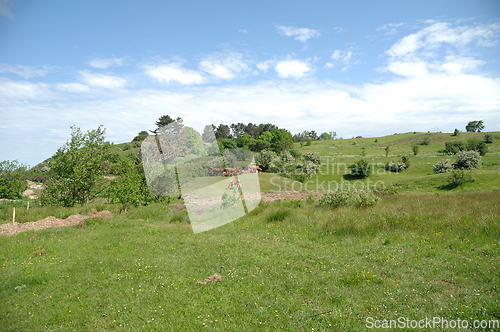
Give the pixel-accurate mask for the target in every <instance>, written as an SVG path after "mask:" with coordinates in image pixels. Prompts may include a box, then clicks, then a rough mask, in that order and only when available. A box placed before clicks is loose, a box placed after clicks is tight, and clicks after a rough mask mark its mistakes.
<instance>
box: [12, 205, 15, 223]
mask: <svg viewBox="0 0 500 332" xmlns="http://www.w3.org/2000/svg"><path fill="white" fill-rule="evenodd" d="M12 222H16V208H12Z"/></svg>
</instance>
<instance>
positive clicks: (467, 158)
mask: <svg viewBox="0 0 500 332" xmlns="http://www.w3.org/2000/svg"><path fill="white" fill-rule="evenodd" d="M480 164H481V156H480V155H479V153H478V152H477V151H460V152H459V153H458V156H457V163H456V165H457V168H460V169H475V168H479V165H480Z"/></svg>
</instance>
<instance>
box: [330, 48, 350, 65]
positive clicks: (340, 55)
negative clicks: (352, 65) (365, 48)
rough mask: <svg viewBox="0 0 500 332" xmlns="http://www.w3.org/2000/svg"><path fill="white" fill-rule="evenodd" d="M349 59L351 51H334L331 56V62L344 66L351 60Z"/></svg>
mask: <svg viewBox="0 0 500 332" xmlns="http://www.w3.org/2000/svg"><path fill="white" fill-rule="evenodd" d="M351 57H352V52H351V51H347V52H346V51H341V50H335V51H334V52H333V53H332V56H331V58H332V60H334V61H337V62H341V63H345V64H347V63H348V62H349V60H351Z"/></svg>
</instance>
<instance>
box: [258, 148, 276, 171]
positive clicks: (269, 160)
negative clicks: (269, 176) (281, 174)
mask: <svg viewBox="0 0 500 332" xmlns="http://www.w3.org/2000/svg"><path fill="white" fill-rule="evenodd" d="M256 159H257V160H256V162H257V164H258V165H260V167H261V168H262V170H263V171H267V170H269V169H270V168H271V167H273V164H274V162H275V160H276V159H277V156H276V153H274V152H273V151H270V150H264V151H261V152H260V154H258V155H257V158H256Z"/></svg>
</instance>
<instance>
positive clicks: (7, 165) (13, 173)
mask: <svg viewBox="0 0 500 332" xmlns="http://www.w3.org/2000/svg"><path fill="white" fill-rule="evenodd" d="M26 168H27V166H26V165H23V164H20V163H19V162H18V161H17V160H13V161H8V160H5V161H2V162H0V198H7V199H17V198H20V197H21V195H22V193H23V191H24V190H26V188H27V184H26V180H25V179H24V175H25V173H26Z"/></svg>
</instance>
